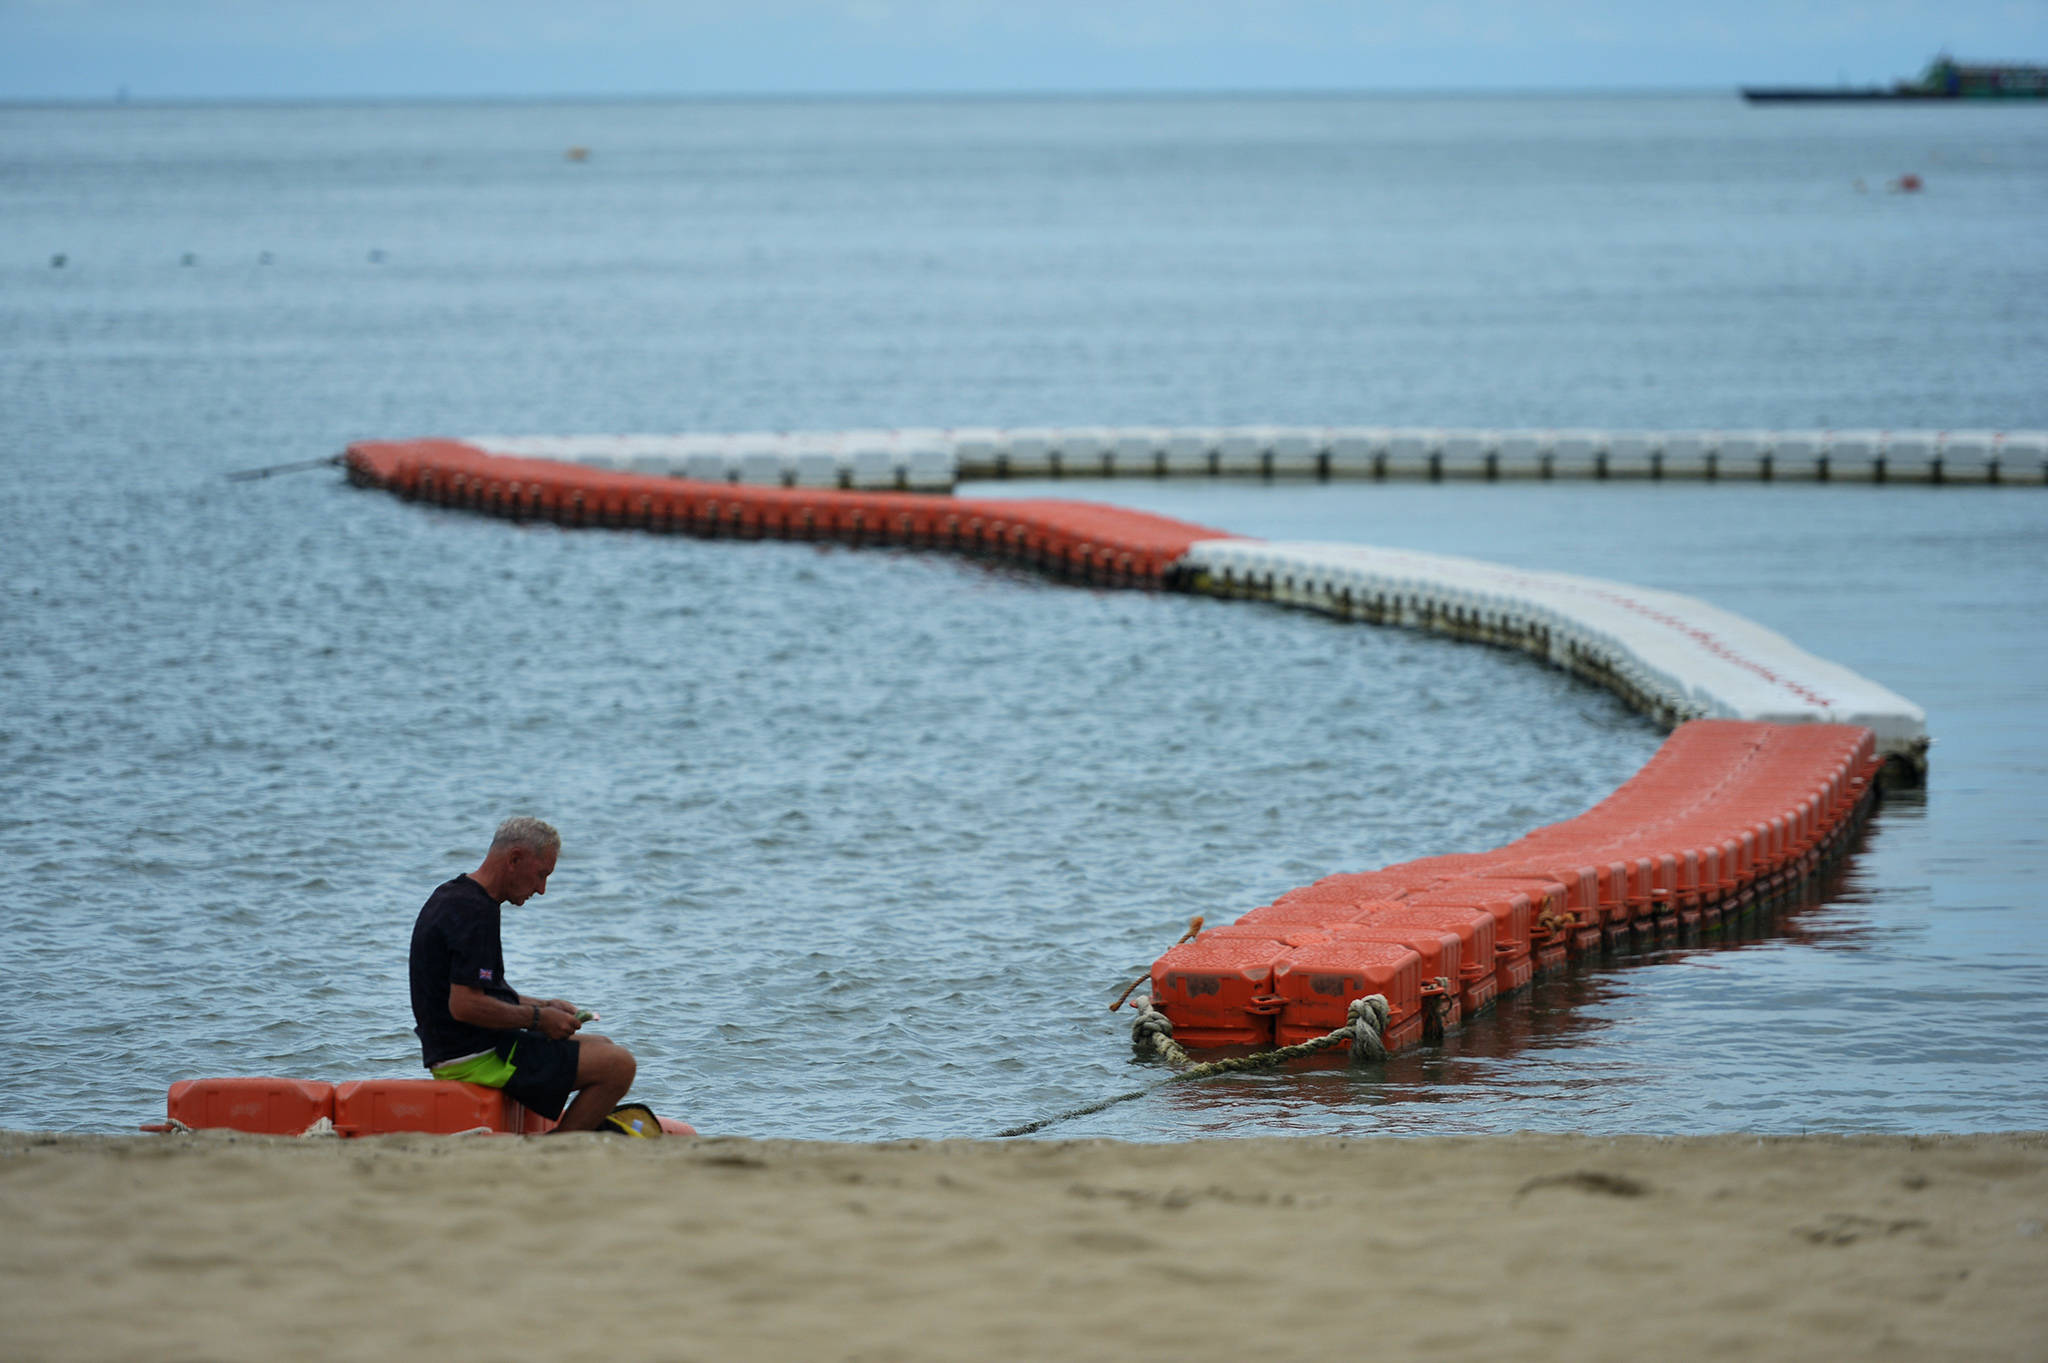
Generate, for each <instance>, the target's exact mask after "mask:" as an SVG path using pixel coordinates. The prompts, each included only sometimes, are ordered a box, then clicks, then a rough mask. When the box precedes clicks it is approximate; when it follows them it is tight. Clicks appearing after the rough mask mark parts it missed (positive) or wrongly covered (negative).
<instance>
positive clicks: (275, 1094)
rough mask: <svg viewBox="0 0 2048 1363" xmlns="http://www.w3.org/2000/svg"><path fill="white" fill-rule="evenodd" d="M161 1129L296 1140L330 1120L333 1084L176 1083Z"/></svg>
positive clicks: (294, 1081) (265, 1081)
mask: <svg viewBox="0 0 2048 1363" xmlns="http://www.w3.org/2000/svg"><path fill="white" fill-rule="evenodd" d="M164 1111H165V1116H166V1118H167V1119H168V1120H167V1121H166V1122H165V1123H164V1124H163V1129H166V1130H175V1129H176V1128H177V1127H179V1126H189V1127H191V1128H192V1129H193V1130H194V1131H247V1132H249V1133H251V1134H252V1135H259V1136H297V1135H300V1134H302V1133H304V1132H305V1131H306V1130H307V1129H308V1128H310V1127H312V1126H313V1125H314V1124H315V1123H317V1122H319V1121H320V1119H321V1118H323V1117H324V1118H326V1119H327V1120H329V1121H332V1120H334V1085H332V1084H329V1083H326V1082H324V1081H322V1080H318V1079H276V1078H264V1077H258V1078H248V1079H180V1080H179V1081H178V1082H177V1083H175V1084H173V1085H171V1092H170V1097H169V1099H168V1100H167V1102H166V1103H165V1108H164Z"/></svg>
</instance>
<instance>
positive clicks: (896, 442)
mask: <svg viewBox="0 0 2048 1363" xmlns="http://www.w3.org/2000/svg"><path fill="white" fill-rule="evenodd" d="M464 443H466V444H468V445H470V446H472V447H474V448H476V449H479V450H483V451H485V452H487V453H490V454H500V455H508V456H513V457H517V458H529V459H559V460H566V461H568V462H571V463H578V464H586V465H589V466H590V467H593V468H608V469H616V470H619V471H621V472H628V473H649V474H656V475H661V476H666V477H673V478H689V479H692V480H694V481H698V482H714V483H747V484H757V485H762V486H768V487H816V488H844V489H851V490H862V491H890V490H902V491H928V492H929V491H945V490H947V489H949V488H951V487H952V486H953V485H954V484H955V482H956V481H969V480H977V479H990V478H1161V477H1176V478H1180V477H1209V476H1218V477H1231V476H1236V477H1269V478H1347V479H1390V478H1400V479H1416V478H1422V479H1437V480H1443V479H1547V478H1596V479H1597V478H1614V479H1623V478H1629V479H1662V478H1672V479H1681V478H1689V479H1708V480H1713V479H1760V480H1763V481H1767V482H1768V481H1772V480H1782V481H1788V482H1790V481H1808V482H1813V481H1818V482H1830V481H1833V482H1864V483H1888V482H1889V483H2023V484H2048V431H1990V430H1971V431H1933V430H1911V431H1888V430H1841V431H1836V430H1808V431H1744V430H1690V431H1687V430H1680V431H1634V430H1573V429H1558V430H1552V429H1528V430H1491V429H1468V428H1458V427H1433V426H1404V427H1378V426H1245V427H1235V428H1224V427H1167V426H1129V427H1107V426H1061V427H1050V426H1048V427H1025V428H1017V429H1012V430H998V429H994V428H988V427H983V428H973V429H951V430H941V429H936V428H927V429H917V430H875V431H757V432H751V433H738V434H726V435H586V436H506V435H479V436H470V437H468V438H467V439H466V440H465V441H464Z"/></svg>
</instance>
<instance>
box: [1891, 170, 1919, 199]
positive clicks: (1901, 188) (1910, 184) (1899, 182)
mask: <svg viewBox="0 0 2048 1363" xmlns="http://www.w3.org/2000/svg"><path fill="white" fill-rule="evenodd" d="M1892 188H1893V189H1895V190H1897V191H1898V192H1899V193H1901V194H1917V193H1919V192H1920V177H1919V176H1917V175H1914V174H1911V173H1910V172H1909V173H1907V174H1905V175H1901V176H1900V177H1899V178H1898V179H1896V180H1894V181H1892Z"/></svg>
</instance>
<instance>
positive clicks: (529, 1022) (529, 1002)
mask: <svg viewBox="0 0 2048 1363" xmlns="http://www.w3.org/2000/svg"><path fill="white" fill-rule="evenodd" d="M564 1002H566V1000H563V999H548V1000H541V999H530V998H528V997H526V996H525V995H524V994H521V995H520V996H519V1002H517V1003H507V1002H505V1000H503V999H499V998H493V997H491V996H490V995H489V994H486V993H485V992H484V991H483V990H481V989H472V988H470V987H469V986H468V985H466V984H451V985H449V986H448V1012H449V1015H450V1016H452V1017H453V1018H454V1019H455V1020H456V1021H457V1022H466V1023H468V1024H469V1025H470V1026H472V1027H489V1028H491V1029H492V1030H494V1031H500V1032H510V1031H516V1030H518V1029H519V1028H521V1027H531V1028H535V1029H537V1030H538V1031H539V1032H540V1033H541V1034H542V1035H543V1036H550V1037H553V1038H554V1039H555V1040H557V1041H560V1040H561V1039H562V1038H563V1037H565V1036H572V1035H574V1034H575V1032H576V1029H577V1028H579V1027H581V1026H582V1025H583V1024H582V1023H581V1022H578V1021H577V1020H576V1010H575V1008H574V1007H568V1008H564V1007H563V1006H562V1004H563V1003H564Z"/></svg>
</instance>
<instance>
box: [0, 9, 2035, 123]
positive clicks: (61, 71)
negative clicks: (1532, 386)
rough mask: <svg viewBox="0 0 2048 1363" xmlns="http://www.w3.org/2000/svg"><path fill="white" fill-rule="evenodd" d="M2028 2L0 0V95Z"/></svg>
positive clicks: (529, 87)
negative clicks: (312, 0) (305, 0)
mask: <svg viewBox="0 0 2048 1363" xmlns="http://www.w3.org/2000/svg"><path fill="white" fill-rule="evenodd" d="M1943 49H1946V50H1948V51H1950V52H1952V53H1953V54H1955V55H1956V56H1958V57H1963V58H1979V59H1985V60H2004V61H2022V60H2027V61H2044V62H2048V0H1870V2H1868V3H1852V2H1851V0H1712V2H1710V3H1697V4H1681V5H1669V4H1660V3H1657V0H1647V2H1646V0H1407V2H1406V3H1402V2H1400V0H1350V2H1349V3H1346V2H1345V0H729V2H728V3H703V2H702V0H665V2H664V0H322V2H320V3H306V2H302V0H0V99H7V100H34V99H51V98H58V99H106V98H111V97H113V96H114V95H115V94H116V93H117V92H118V91H120V90H123V89H125V90H126V91H127V92H128V93H129V94H130V95H131V96H132V97H133V98H136V99H149V98H164V97H183V98H193V97H196V98H217V97H248V96H256V97H278V96H282V97H301V96H311V97H351V96H372V97H384V96H406V95H426V96H467V95H511V96H553V95H642V94H652V95H664V94H680V95H688V94H716V93H762V94H770V93H773V94H787V93H834V92H854V93H888V92H981V91H988V92H1001V91H1026V92H1059V91H1166V90H1516V89H1538V90H1555V89H1641V88H1710V87H1719V88H1726V87H1729V86H1733V85H1737V84H1741V83H1745V82H1757V81H1768V82H1799V83H1820V84H1833V83H1836V82H1837V81H1841V80H1848V81H1850V82H1853V83H1857V84H1874V83H1888V82H1889V81H1891V80H1893V79H1895V78H1897V77H1901V76H1909V75H1913V74H1917V73H1918V71H1919V70H1920V68H1921V67H1922V66H1923V65H1925V63H1926V61H1927V59H1928V58H1929V57H1931V56H1933V55H1934V54H1935V52H1937V51H1939V50H1943Z"/></svg>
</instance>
